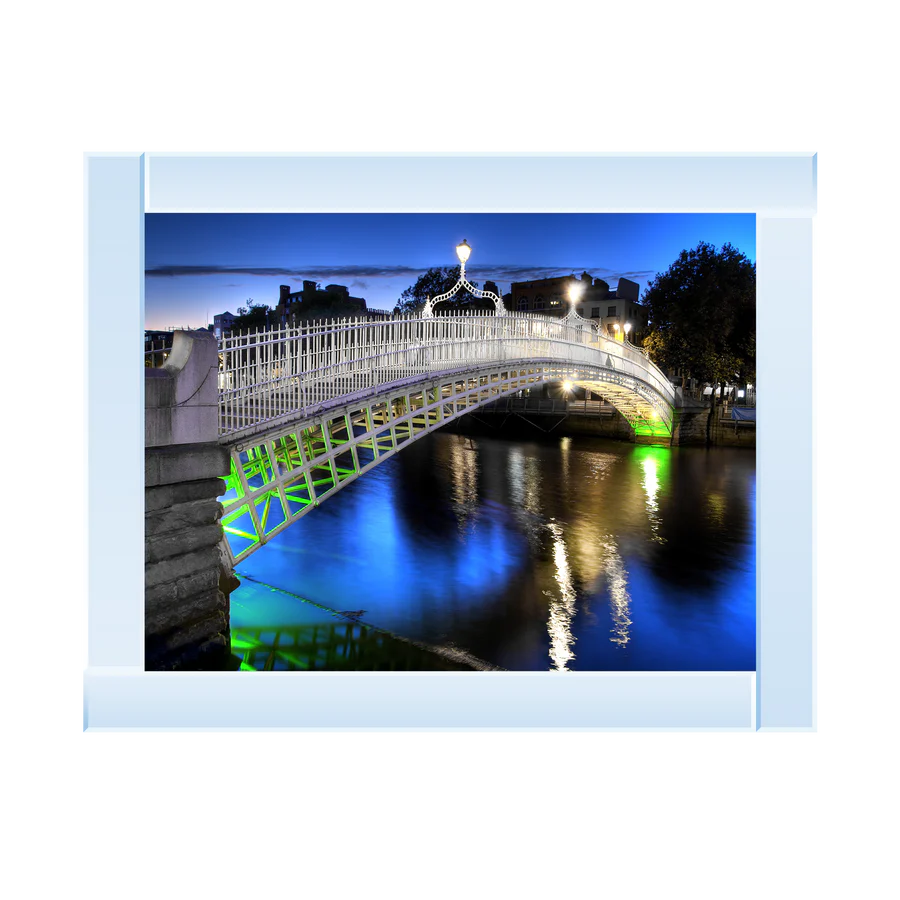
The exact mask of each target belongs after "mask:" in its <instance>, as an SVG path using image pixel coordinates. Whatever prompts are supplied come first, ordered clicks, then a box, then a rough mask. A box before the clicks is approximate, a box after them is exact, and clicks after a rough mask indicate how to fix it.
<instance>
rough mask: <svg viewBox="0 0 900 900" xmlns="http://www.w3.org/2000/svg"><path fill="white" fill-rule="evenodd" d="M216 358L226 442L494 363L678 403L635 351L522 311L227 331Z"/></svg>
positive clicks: (567, 322)
mask: <svg viewBox="0 0 900 900" xmlns="http://www.w3.org/2000/svg"><path fill="white" fill-rule="evenodd" d="M585 321H586V320H585ZM219 358H220V370H219V408H220V433H221V434H223V435H225V434H231V433H234V432H237V431H241V430H244V429H246V428H248V427H255V426H257V425H259V424H262V423H265V422H267V421H270V420H274V419H281V418H283V417H284V416H285V415H286V414H288V413H290V412H294V411H296V412H299V411H302V410H304V409H306V408H308V407H310V406H314V405H319V404H321V403H322V402H325V401H331V400H334V399H336V398H339V397H340V396H344V395H352V394H356V393H358V392H360V391H369V390H371V389H375V388H378V387H381V386H387V385H390V384H392V383H394V382H397V381H399V380H401V379H405V378H408V377H411V376H424V375H429V374H434V375H435V376H438V375H439V373H441V372H450V371H458V370H460V369H464V368H465V367H467V366H473V365H478V366H482V365H485V364H491V363H510V364H511V365H512V364H514V363H515V364H518V365H527V364H528V363H529V361H541V362H542V363H543V364H560V365H569V364H571V365H576V366H577V365H587V366H594V367H597V368H600V369H605V370H610V369H613V370H615V371H616V373H617V374H619V375H624V376H628V377H631V378H635V379H637V380H639V381H641V382H643V383H644V384H645V385H647V386H649V387H650V388H651V389H653V390H654V391H655V392H656V393H657V394H658V395H659V397H660V398H661V400H663V401H665V402H666V403H667V404H668V405H669V406H672V405H674V402H675V392H674V389H673V388H672V385H671V383H670V382H669V380H668V379H667V378H666V377H665V375H664V374H663V373H662V372H661V371H660V370H659V368H658V367H657V366H655V365H654V364H653V362H652V361H651V360H650V359H649V358H648V357H647V355H646V354H645V353H644V352H643V351H642V350H641V349H640V348H638V347H634V346H633V345H632V344H630V343H627V342H623V341H617V340H615V339H613V338H608V337H606V336H605V335H603V334H600V333H599V332H597V331H596V330H595V329H594V328H591V327H586V326H585V324H584V322H583V321H579V320H575V319H559V318H553V317H551V316H540V315H534V314H532V313H522V312H518V313H508V314H507V315H505V316H496V315H490V314H487V315H484V314H471V313H468V312H464V313H462V314H456V315H449V316H430V317H426V316H422V315H417V314H414V315H406V316H403V315H400V316H395V317H392V318H390V319H376V320H373V319H367V318H362V317H358V318H353V319H333V320H329V321H324V322H323V321H319V322H310V323H304V324H301V325H296V326H283V327H275V328H271V329H257V330H255V331H252V332H251V331H247V332H244V333H237V334H235V333H233V332H232V333H231V334H229V335H227V336H225V337H223V338H221V339H220V341H219Z"/></svg>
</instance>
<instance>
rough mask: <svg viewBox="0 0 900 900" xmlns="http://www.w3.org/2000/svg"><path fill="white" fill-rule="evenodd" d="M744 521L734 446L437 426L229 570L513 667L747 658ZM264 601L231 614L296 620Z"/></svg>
mask: <svg viewBox="0 0 900 900" xmlns="http://www.w3.org/2000/svg"><path fill="white" fill-rule="evenodd" d="M754 516H755V459H754V455H753V454H752V453H746V452H744V451H741V450H727V449H723V450H716V451H706V450H703V449H697V450H693V449H690V448H684V449H680V450H671V449H669V448H662V447H651V446H634V445H629V444H622V443H615V442H611V441H604V440H601V439H595V438H586V437H584V438H582V437H564V438H560V437H555V436H552V435H551V436H546V437H545V436H543V435H534V436H533V437H532V436H531V435H530V434H528V435H527V436H526V437H525V438H517V439H505V438H503V437H496V436H491V437H482V436H478V437H461V436H460V435H457V434H453V433H437V434H435V435H430V436H428V437H424V438H422V439H421V440H420V441H417V442H415V443H414V444H412V445H411V446H408V447H405V448H404V449H403V450H402V452H401V453H399V454H398V455H397V456H395V457H392V458H391V459H390V460H388V461H387V462H385V463H384V464H382V465H380V466H378V467H377V468H375V469H374V470H373V471H372V472H370V473H368V474H367V475H366V476H365V477H364V478H361V479H359V480H358V481H356V482H354V483H352V484H350V485H348V486H347V487H345V488H344V489H342V491H341V492H340V493H339V494H337V495H336V496H334V497H333V498H331V499H330V500H328V501H326V502H325V503H324V504H323V505H322V507H320V508H319V509H317V510H314V511H313V512H312V513H310V515H308V516H306V517H305V518H303V519H301V520H300V521H299V522H297V523H296V524H294V525H292V526H291V527H290V528H289V529H287V530H286V531H285V532H283V533H282V534H280V535H278V536H277V537H276V538H274V539H273V540H272V541H271V542H270V543H269V544H267V545H266V546H265V547H264V548H263V549H262V550H261V551H259V552H258V553H256V554H254V555H253V556H251V557H250V558H249V559H248V560H247V562H246V563H244V564H242V565H241V566H240V567H239V569H238V575H239V576H240V575H242V574H243V575H246V576H249V577H253V578H256V579H257V580H258V581H260V582H263V583H265V584H267V585H271V586H274V587H277V588H279V589H282V590H284V591H287V592H290V594H291V596H292V597H295V596H297V595H298V596H299V597H306V598H308V599H309V600H311V601H313V602H315V603H318V604H321V605H323V606H326V607H328V608H330V609H334V610H346V609H351V610H356V609H365V610H366V616H365V618H366V621H367V622H369V623H371V625H373V626H376V627H377V628H380V629H384V630H385V631H389V632H391V633H392V634H395V635H401V636H403V637H405V638H408V639H410V640H413V641H419V642H422V643H424V644H427V645H429V646H436V647H441V646H453V647H457V648H461V649H464V650H466V651H467V652H469V653H471V654H472V655H474V656H476V657H478V658H479V659H481V660H484V661H486V662H488V663H491V664H493V665H496V666H500V667H503V668H507V669H512V670H544V671H546V670H548V669H552V670H554V671H567V670H568V671H571V670H579V671H584V670H657V671H660V670H662V671H665V670H669V671H678V670H691V669H697V670H735V669H743V670H749V669H753V668H754V667H755V568H756V566H755V521H754ZM242 590H243V587H242V588H241V589H239V590H238V592H237V593H236V595H235V597H240V595H241V591H242ZM272 597H274V594H273V595H271V596H269V595H266V596H265V602H266V603H267V604H269V605H268V606H266V605H265V604H262V605H260V601H259V600H257V599H254V600H253V601H252V602H250V601H248V602H246V603H244V604H241V603H240V602H238V603H237V604H235V603H233V606H232V624H233V627H235V628H250V627H263V626H267V625H270V624H271V623H273V622H277V623H278V624H279V625H291V624H294V625H299V624H301V619H302V617H299V616H295V615H294V612H293V611H292V608H291V603H294V604H296V603H298V602H302V601H299V600H297V599H285V600H284V601H283V602H282V601H279V603H278V606H277V608H276V607H274V606H272V603H273V602H274V601H273V600H272Z"/></svg>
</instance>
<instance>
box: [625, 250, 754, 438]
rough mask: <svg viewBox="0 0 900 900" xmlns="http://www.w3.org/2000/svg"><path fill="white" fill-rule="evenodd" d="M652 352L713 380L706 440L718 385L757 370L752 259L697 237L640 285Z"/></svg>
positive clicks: (686, 372)
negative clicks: (691, 246) (692, 245)
mask: <svg viewBox="0 0 900 900" xmlns="http://www.w3.org/2000/svg"><path fill="white" fill-rule="evenodd" d="M643 302H644V305H645V307H646V309H647V314H648V317H649V320H650V322H649V329H648V333H647V336H646V338H645V339H644V347H646V349H647V352H648V353H649V355H650V358H651V359H652V360H653V361H654V362H655V363H656V364H657V365H658V366H660V367H662V368H664V369H673V370H679V371H680V372H681V374H682V385H683V384H684V378H685V377H690V378H696V379H697V380H699V381H700V382H701V383H706V384H710V385H712V388H713V401H712V404H711V407H710V412H709V419H708V421H707V440H709V431H710V426H711V424H712V419H713V416H714V414H715V408H716V389H717V387H718V386H719V385H720V384H725V383H746V382H747V381H752V380H754V379H755V376H756V264H755V263H752V262H750V260H749V259H748V258H747V257H746V256H745V255H744V254H743V253H741V252H740V251H739V250H738V249H737V248H735V247H733V246H732V245H731V244H725V245H723V247H722V248H721V249H720V250H717V249H716V248H715V247H714V246H713V245H712V244H709V243H706V242H701V243H699V244H698V245H697V246H696V247H695V248H694V249H693V250H682V252H681V254H680V255H679V257H678V259H676V260H675V262H674V263H672V265H671V266H669V268H668V269H667V270H666V271H665V272H662V273H660V274H658V275H657V276H656V277H655V278H654V279H653V280H652V281H650V283H649V284H648V285H647V288H646V290H645V291H644V298H643Z"/></svg>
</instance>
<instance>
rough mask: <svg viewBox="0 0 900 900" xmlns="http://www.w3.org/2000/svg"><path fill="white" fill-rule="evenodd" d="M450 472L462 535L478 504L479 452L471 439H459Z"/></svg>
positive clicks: (453, 451) (454, 445)
mask: <svg viewBox="0 0 900 900" xmlns="http://www.w3.org/2000/svg"><path fill="white" fill-rule="evenodd" d="M450 472H451V474H452V476H453V509H454V512H455V513H456V520H457V523H458V524H457V527H458V529H459V532H460V534H463V533H465V531H466V527H467V525H468V522H469V519H471V517H472V515H473V514H474V513H475V510H476V508H477V504H478V450H477V448H476V446H475V443H474V441H472V440H471V439H469V440H466V439H457V440H456V441H455V442H454V443H453V445H452V446H451V448H450Z"/></svg>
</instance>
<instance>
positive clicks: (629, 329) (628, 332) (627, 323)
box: [625, 322, 631, 341]
mask: <svg viewBox="0 0 900 900" xmlns="http://www.w3.org/2000/svg"><path fill="white" fill-rule="evenodd" d="M630 333H631V322H626V323H625V340H626V341H627V340H628V335H629V334H630Z"/></svg>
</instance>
